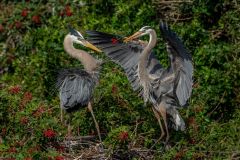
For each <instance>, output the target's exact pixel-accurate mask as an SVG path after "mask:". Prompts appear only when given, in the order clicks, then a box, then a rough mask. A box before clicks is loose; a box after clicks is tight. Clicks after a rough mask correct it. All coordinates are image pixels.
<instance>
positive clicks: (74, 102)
mask: <svg viewBox="0 0 240 160" xmlns="http://www.w3.org/2000/svg"><path fill="white" fill-rule="evenodd" d="M97 81H98V73H95V74H89V73H88V72H86V71H84V70H82V69H80V68H72V69H62V70H60V71H59V73H58V77H57V84H56V86H57V88H58V89H59V96H60V103H61V107H62V108H63V109H64V110H66V111H67V112H71V111H74V110H77V109H79V108H81V107H82V106H86V105H87V104H88V102H89V101H90V100H91V99H92V95H93V91H94V87H95V85H96V83H97Z"/></svg>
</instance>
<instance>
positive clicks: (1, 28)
mask: <svg viewBox="0 0 240 160" xmlns="http://www.w3.org/2000/svg"><path fill="white" fill-rule="evenodd" d="M3 31H4V27H3V25H2V24H0V32H3Z"/></svg>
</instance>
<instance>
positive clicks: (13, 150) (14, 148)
mask: <svg viewBox="0 0 240 160" xmlns="http://www.w3.org/2000/svg"><path fill="white" fill-rule="evenodd" d="M8 152H10V153H17V149H16V147H11V148H9V149H8Z"/></svg>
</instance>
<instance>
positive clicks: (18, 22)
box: [15, 21, 22, 29]
mask: <svg viewBox="0 0 240 160" xmlns="http://www.w3.org/2000/svg"><path fill="white" fill-rule="evenodd" d="M15 26H16V28H17V29H20V28H21V27H22V23H21V22H20V21H16V22H15Z"/></svg>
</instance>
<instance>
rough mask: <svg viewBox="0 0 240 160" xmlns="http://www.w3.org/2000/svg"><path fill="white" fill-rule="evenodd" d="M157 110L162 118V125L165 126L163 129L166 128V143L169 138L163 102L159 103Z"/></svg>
mask: <svg viewBox="0 0 240 160" xmlns="http://www.w3.org/2000/svg"><path fill="white" fill-rule="evenodd" d="M159 112H160V113H161V116H162V118H163V122H164V126H165V129H166V133H167V135H166V141H165V142H166V143H167V142H168V140H169V133H168V125H167V112H166V107H165V106H164V105H163V104H160V106H159Z"/></svg>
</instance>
